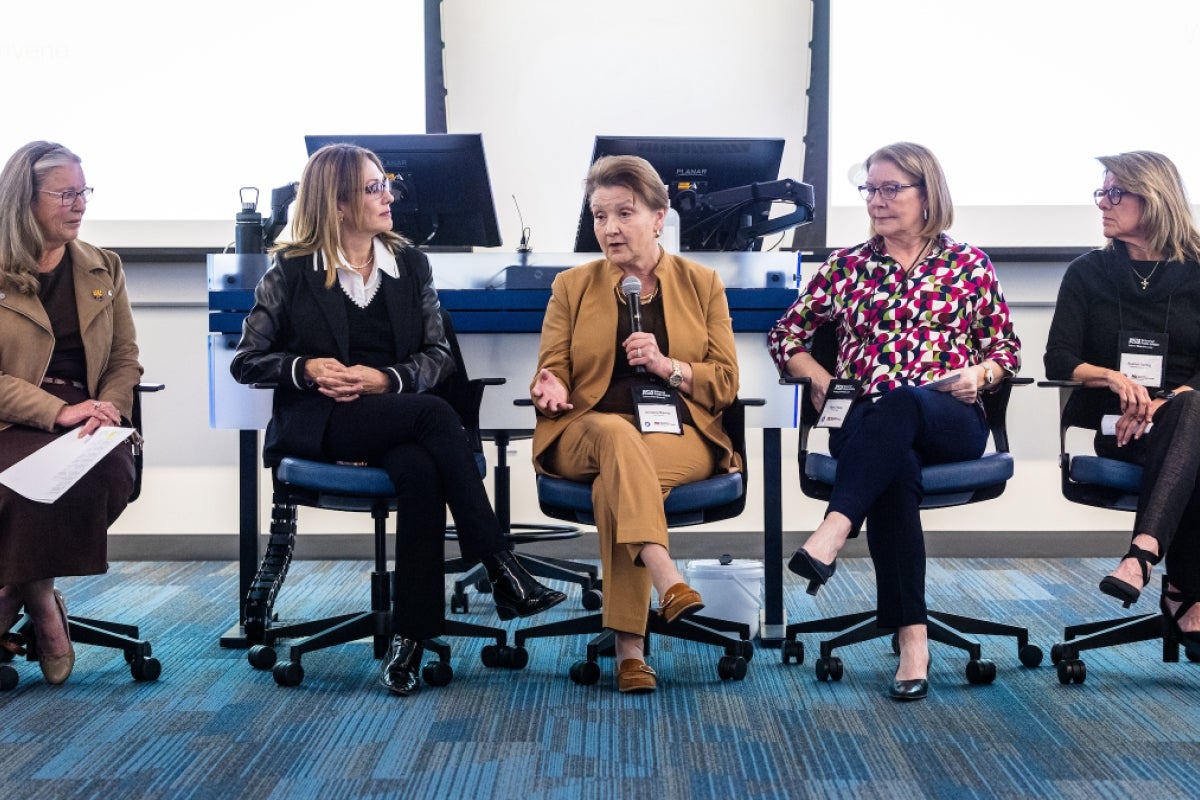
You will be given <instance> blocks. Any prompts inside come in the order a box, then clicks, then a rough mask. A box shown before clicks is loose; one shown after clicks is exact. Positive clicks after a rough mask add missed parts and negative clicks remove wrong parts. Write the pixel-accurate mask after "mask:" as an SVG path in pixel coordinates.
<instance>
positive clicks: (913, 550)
mask: <svg viewBox="0 0 1200 800" xmlns="http://www.w3.org/2000/svg"><path fill="white" fill-rule="evenodd" d="M987 436H988V427H987V420H986V418H985V416H984V413H983V407H982V406H981V405H980V404H979V403H974V404H968V403H964V402H962V401H960V400H956V399H954V397H952V396H951V395H950V394H948V393H946V392H939V391H937V390H934V389H919V388H915V387H901V388H899V389H894V390H892V391H890V392H888V393H886V394H884V395H883V396H882V397H880V398H879V399H878V400H877V401H875V402H871V401H870V400H867V399H864V400H859V401H858V402H856V403H855V404H854V407H853V408H851V409H850V413H849V414H848V415H847V417H846V421H845V422H844V423H843V425H842V427H841V428H838V429H836V430H834V431H832V432H831V433H830V437H829V450H830V453H831V454H832V455H833V457H834V458H836V459H837V460H838V466H837V476H836V478H835V481H834V487H833V494H832V496H831V497H830V500H829V507H828V510H827V511H826V513H827V514H828V513H829V512H831V511H837V512H840V513H842V514H844V515H845V516H846V517H848V518H849V519H850V523H851V525H852V526H853V529H854V530H855V531H857V530H858V529H859V527H860V526H861V525H862V523H863V521H864V520H865V521H866V523H867V546H868V547H869V548H870V551H871V561H872V562H873V563H874V565H875V588H876V592H877V601H876V607H877V610H878V625H879V626H880V627H881V628H899V627H901V626H905V625H920V624H924V623H925V622H926V613H925V533H924V530H923V529H922V527H921V499H922V496H923V495H922V489H921V467H922V466H924V465H926V464H944V463H949V462H953V461H969V460H971V459H975V458H978V457H979V456H980V455H982V454H983V449H984V447H985V446H986V444H987Z"/></svg>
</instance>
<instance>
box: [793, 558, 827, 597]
mask: <svg viewBox="0 0 1200 800" xmlns="http://www.w3.org/2000/svg"><path fill="white" fill-rule="evenodd" d="M788 569H790V570H791V571H792V572H794V573H796V574H797V575H799V576H800V577H801V578H808V589H807V591H808V593H809V594H811V595H813V596H816V594H817V591H818V590H819V589H820V588H821V587H822V586H824V585H825V583H826V581H828V580H829V579H830V578H832V577H833V573H835V572H837V559H836V558H835V559H834V560H833V562H832V563H829V564H824V563H822V562H820V561H817V560H816V559H815V558H813V557H812V556H810V555H809V554H808V551H807V550H805V549H804V548H803V547H801V548H799V549H798V550H797V551H796V552H794V553H792V558H791V560H790V561H788Z"/></svg>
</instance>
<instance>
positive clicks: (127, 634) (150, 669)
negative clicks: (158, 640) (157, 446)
mask: <svg viewBox="0 0 1200 800" xmlns="http://www.w3.org/2000/svg"><path fill="white" fill-rule="evenodd" d="M164 388H165V385H164V384H161V383H140V384H138V385H137V386H136V387H134V393H133V411H132V413H131V415H130V422H131V423H132V424H133V428H134V429H135V430H136V431H137V432H138V434H139V435H140V434H141V432H142V394H143V393H146V392H161V391H162V390H163V389H164ZM142 458H143V457H142V450H141V448H140V447H138V448H137V449H135V450H134V456H133V474H134V483H133V494H131V495H130V497H129V502H130V503H132V502H134V501H135V500H137V499H138V496H139V495H141V493H142V466H143V460H142ZM67 627H68V634H69V635H70V637H71V641H72V643H74V644H84V645H92V646H95V647H105V648H108V649H110V650H120V651H121V653H122V654H123V655H124V656H125V663H126V664H128V665H129V673H130V675H131V676H132V677H133V679H134V680H135V681H154V680H158V677H159V675H161V674H162V665H161V664H160V663H159V661H158V659H156V658H154V657H153V656H152V655H151V653H152V647H151V645H150V642H148V641H146V640H144V639H141V638H140V634H139V632H138V628H137V626H136V625H126V624H124V623H120V622H108V621H106V620H98V619H88V618H86V617H79V616H75V615H74V614H68V615H67ZM9 636H10V637H12V638H13V639H14V641H16V642H18V643H22V644H24V646H25V649H26V654H25V655H24V658H25V660H27V661H37V659H38V655H37V632H36V630H35V628H34V626H33V621H32V620H31V619H30V618H29V615H28V614H25V615H23V616H21V617H18V619H17V623H16V624H15V625H13V627H12V628H11V629H10V630H9ZM15 657H16V654H15V653H13V652H12V651H10V650H7V649H5V648H2V647H0V691H8V690H10V689H14V688H16V686H17V683H18V681H19V676H18V674H17V671H16V670H15V669H14V668H13V667H11V666H9V663H10V662H12V660H13V659H14V658H15Z"/></svg>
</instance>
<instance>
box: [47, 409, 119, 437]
mask: <svg viewBox="0 0 1200 800" xmlns="http://www.w3.org/2000/svg"><path fill="white" fill-rule="evenodd" d="M80 423H83V427H82V428H80V429H79V438H81V439H82V438H83V437H84V436H91V435H92V434H93V433H95V432H96V430H97V429H98V428H99V427H100V426H101V425H120V424H121V412H120V411H117V407H116V406H114V405H113V404H112V403H108V402H104V401H102V400H84V401H83V402H82V403H76V404H74V405H70V406H63V407H62V408H60V409H59V410H58V415H57V416H55V418H54V424H55V425H57V426H58V427H60V428H74V427H75V426H76V425H79V424H80Z"/></svg>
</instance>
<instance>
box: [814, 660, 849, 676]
mask: <svg viewBox="0 0 1200 800" xmlns="http://www.w3.org/2000/svg"><path fill="white" fill-rule="evenodd" d="M814 667H815V670H816V673H817V680H819V681H840V680H841V679H842V660H841V659H840V658H838V657H837V656H830V657H829V658H818V659H817V663H816V664H815V665H814Z"/></svg>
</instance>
